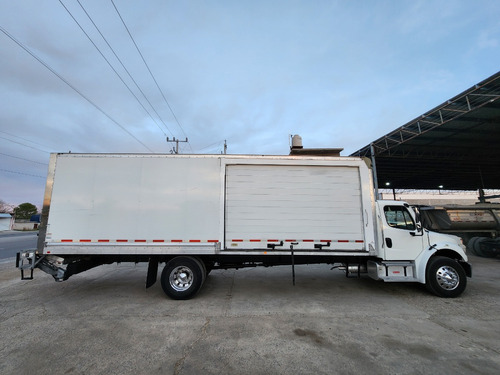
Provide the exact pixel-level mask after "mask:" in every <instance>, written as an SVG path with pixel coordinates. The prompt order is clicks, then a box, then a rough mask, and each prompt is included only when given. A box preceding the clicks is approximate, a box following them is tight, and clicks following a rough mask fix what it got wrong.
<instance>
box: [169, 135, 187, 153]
mask: <svg viewBox="0 0 500 375" xmlns="http://www.w3.org/2000/svg"><path fill="white" fill-rule="evenodd" d="M187 141H188V139H187V137H186V140H185V141H181V140H179V139H175V137H174V138H173V139H170V138H169V137H167V142H175V148H174V149H173V151H174V154H178V153H179V142H187Z"/></svg>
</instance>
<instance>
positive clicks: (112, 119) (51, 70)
mask: <svg viewBox="0 0 500 375" xmlns="http://www.w3.org/2000/svg"><path fill="white" fill-rule="evenodd" d="M0 31H1V32H3V33H4V34H5V35H6V36H8V37H9V38H10V39H11V40H12V41H13V42H14V43H16V44H17V45H18V46H19V47H21V48H22V49H23V50H25V51H26V52H27V53H29V54H30V55H31V56H32V57H33V58H34V59H36V60H37V61H38V62H39V63H40V64H42V65H43V66H44V67H46V68H47V69H48V70H50V72H51V73H52V74H54V75H55V76H56V77H57V78H59V79H60V80H61V81H63V82H64V83H65V84H66V85H68V86H69V87H70V88H71V89H73V91H75V92H76V93H77V94H78V95H80V96H81V97H82V98H83V99H85V100H86V101H87V102H88V103H90V104H91V105H92V106H93V107H94V108H96V109H97V110H98V111H99V112H101V113H102V114H103V115H104V116H106V117H107V118H108V119H109V120H110V121H112V122H113V123H114V124H115V125H117V126H119V127H120V129H122V130H123V131H124V132H125V133H127V134H128V135H130V136H131V137H132V138H134V139H135V140H136V141H137V142H139V143H140V144H141V145H142V146H144V147H145V148H146V149H147V150H148V151H150V152H153V150H151V149H150V148H149V147H148V146H146V145H145V144H144V143H143V142H141V141H140V140H139V139H138V138H137V137H136V136H135V135H133V134H132V133H130V132H129V131H128V130H127V129H125V127H124V126H123V125H121V124H120V123H119V122H118V121H116V120H115V119H114V118H112V117H111V116H110V115H108V114H107V113H106V112H105V111H104V110H103V109H102V108H101V107H99V106H98V105H97V104H95V103H94V102H93V101H92V100H90V99H89V98H88V97H86V96H85V95H84V94H83V93H82V92H81V91H79V90H78V89H77V88H76V87H75V86H73V85H72V84H71V83H69V82H68V81H67V80H66V79H65V78H64V77H62V76H61V75H60V74H59V73H57V72H56V71H55V70H54V69H52V68H51V67H50V66H49V65H48V64H47V63H46V62H45V61H43V60H42V59H41V58H40V57H38V56H37V55H35V53H34V52H32V51H31V50H30V49H29V48H28V47H26V46H25V45H24V44H22V43H21V42H20V41H19V40H17V39H16V38H14V36H12V35H11V34H10V33H9V32H8V31H7V30H5V29H4V28H3V27H2V26H0ZM16 143H18V142H16ZM28 147H29V146H28ZM32 148H33V147H32Z"/></svg>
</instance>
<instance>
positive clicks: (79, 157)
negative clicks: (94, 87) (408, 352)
mask: <svg viewBox="0 0 500 375" xmlns="http://www.w3.org/2000/svg"><path fill="white" fill-rule="evenodd" d="M371 191H372V189H371V179H370V172H369V169H368V168H367V166H366V165H365V163H364V162H363V161H362V160H361V159H358V158H320V157H306V158H305V157H289V156H226V155H191V156H189V155H187V156H185V155H182V156H181V155H148V154H53V155H52V158H51V163H50V169H49V178H48V181H47V191H46V200H45V202H44V205H46V206H47V207H49V209H48V212H49V217H48V226H47V233H46V237H45V241H46V246H45V248H44V252H45V253H48V254H85V253H88V254H173V253H179V252H185V253H193V254H211V253H214V254H215V253H221V252H231V253H245V254H248V252H249V251H250V252H251V251H255V252H257V253H260V254H263V253H267V252H270V251H272V252H273V254H274V253H275V254H279V253H280V251H284V252H287V253H288V252H289V247H290V244H292V243H293V244H295V245H294V246H295V247H296V249H297V251H302V252H304V253H307V254H313V253H330V254H331V253H332V252H346V253H349V254H351V255H352V253H360V254H367V253H368V252H369V251H370V249H373V248H374V247H375V246H374V228H373V222H374V217H373V211H374V208H373V207H372V202H373V199H372V198H373V197H372V196H371ZM370 244H371V245H370Z"/></svg>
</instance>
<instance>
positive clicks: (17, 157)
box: [0, 152, 48, 166]
mask: <svg viewBox="0 0 500 375" xmlns="http://www.w3.org/2000/svg"><path fill="white" fill-rule="evenodd" d="M0 155H4V156H8V157H9V158H15V159H19V160H24V161H29V162H30V163H35V164H40V165H45V166H47V165H48V164H47V163H41V162H39V161H35V160H30V159H25V158H20V157H19V156H14V155H9V154H5V153H3V152H0Z"/></svg>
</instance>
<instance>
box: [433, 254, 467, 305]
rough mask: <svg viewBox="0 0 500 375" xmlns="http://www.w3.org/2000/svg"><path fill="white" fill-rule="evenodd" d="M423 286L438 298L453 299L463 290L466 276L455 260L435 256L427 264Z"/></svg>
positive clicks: (465, 284)
mask: <svg viewBox="0 0 500 375" xmlns="http://www.w3.org/2000/svg"><path fill="white" fill-rule="evenodd" d="M425 285H426V287H427V289H428V290H429V291H430V292H432V293H434V294H435V295H437V296H439V297H445V298H454V297H458V296H459V295H460V294H462V292H463V291H464V290H465V287H466V286H467V276H466V274H465V271H464V269H463V268H462V266H461V265H460V264H459V263H458V262H457V261H456V260H453V259H450V258H447V257H440V256H435V257H432V258H431V259H429V263H428V264H427V272H426V283H425Z"/></svg>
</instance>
